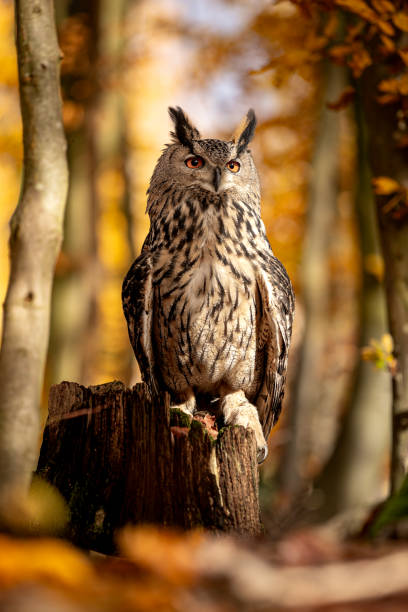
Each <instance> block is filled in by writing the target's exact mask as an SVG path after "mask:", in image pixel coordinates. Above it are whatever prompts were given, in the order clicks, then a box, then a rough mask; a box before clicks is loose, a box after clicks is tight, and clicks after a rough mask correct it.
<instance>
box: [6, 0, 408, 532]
mask: <svg viewBox="0 0 408 612" xmlns="http://www.w3.org/2000/svg"><path fill="white" fill-rule="evenodd" d="M56 19H57V26H58V35H59V44H60V47H61V50H62V53H63V59H62V63H61V83H62V97H63V119H64V126H65V131H66V136H67V140H68V162H69V170H70V186H69V195H68V204H67V212H66V220H65V236H64V244H63V248H62V251H61V253H60V256H59V258H58V262H57V267H56V278H55V285H54V292H53V300H52V325H51V338H50V348H49V355H48V361H47V369H46V377H45V384H44V393H43V416H44V419H45V417H46V403H47V397H48V390H49V387H50V385H51V384H53V383H56V382H60V381H61V380H73V381H77V382H79V383H82V384H85V385H89V384H99V383H103V382H106V381H110V380H114V379H119V380H123V381H124V382H125V383H127V384H133V383H134V382H135V381H136V380H138V371H137V366H136V362H135V360H134V357H133V354H132V351H131V348H130V344H129V340H128V336H127V329H126V324H125V320H124V317H123V314H122V308H121V301H120V290H121V283H122V279H123V277H124V275H125V273H126V271H127V269H128V267H129V265H130V262H131V261H132V260H133V258H134V257H135V256H136V254H138V252H139V250H140V247H141V244H142V242H143V239H144V237H145V235H146V233H147V229H148V220H147V217H146V215H145V213H144V209H145V202H146V196H145V192H146V189H147V186H148V181H149V178H150V175H151V172H152V169H153V167H154V164H155V161H156V160H157V158H158V156H159V153H160V150H161V148H162V146H163V144H164V143H165V142H168V138H169V136H168V132H169V128H170V125H169V119H168V115H167V106H169V105H180V106H181V107H182V108H184V109H185V110H186V111H187V113H188V114H189V115H190V116H191V117H192V119H193V121H194V122H196V123H197V125H198V126H199V128H200V129H201V131H202V132H203V133H204V134H205V135H206V136H209V137H211V136H215V135H217V136H221V137H228V136H229V135H230V134H231V133H232V131H233V129H234V128H235V126H236V124H237V123H238V122H239V121H240V119H241V117H242V116H243V115H244V114H245V113H246V111H247V110H248V108H249V107H253V108H254V109H255V111H256V113H257V117H258V121H259V125H258V128H257V133H256V138H255V140H254V143H253V146H252V148H253V152H254V156H255V159H256V163H257V167H258V170H259V173H260V177H261V184H262V202H263V218H264V221H265V225H266V229H267V233H268V236H269V239H270V242H271V244H272V247H273V249H274V251H275V254H276V255H277V256H278V257H279V258H280V259H281V260H282V261H283V263H284V264H285V266H286V268H287V270H288V272H289V275H290V277H291V279H292V282H293V285H294V288H295V292H296V296H297V306H296V318H295V328H294V339H293V345H292V348H291V355H290V371H289V380H288V388H287V393H286V397H285V406H284V409H283V416H282V418H281V420H280V422H279V424H278V426H277V427H276V429H275V431H274V432H273V434H272V436H271V438H270V441H269V442H270V456H269V458H268V461H267V462H266V464H265V465H264V466H263V467H262V469H261V496H262V503H263V513H264V522H265V525H266V527H267V529H268V530H269V532H270V533H275V534H280V533H282V532H283V531H285V530H287V529H289V528H292V527H293V526H294V525H298V524H304V523H308V522H310V521H312V520H322V519H324V518H328V517H331V516H333V515H334V514H335V513H338V512H340V511H344V510H348V509H352V508H356V507H361V506H362V507H366V508H368V507H370V506H371V505H372V504H374V503H376V502H378V501H380V500H382V499H383V498H384V497H385V496H386V495H387V494H388V492H389V490H390V483H391V484H392V483H394V487H397V486H398V485H399V484H400V483H401V481H402V477H403V473H404V469H405V467H404V461H403V459H404V452H405V447H404V448H403V451H404V452H403V451H401V452H400V451H399V450H398V448H399V447H401V448H402V447H403V436H400V432H399V430H398V426H397V425H395V422H396V419H395V414H396V410H395V406H396V405H397V404H398V398H399V399H401V397H402V398H403V401H402V403H403V404H404V402H406V399H405V398H406V394H405V395H404V391H401V390H400V391H399V390H398V386H399V385H400V386H401V385H402V387H403V388H404V389H406V384H407V383H406V379H407V378H406V363H407V359H408V357H407V354H406V351H404V347H405V345H404V341H401V340H400V339H399V338H396V334H395V333H394V329H396V327H395V326H396V323H395V317H394V318H393V312H394V311H393V303H394V304H395V292H394V293H393V286H392V283H390V282H388V284H387V283H386V282H385V281H386V279H387V278H388V279H389V278H391V276H393V278H394V279H395V278H397V277H398V274H399V272H398V271H397V272H395V274H394V272H392V274H389V275H388V277H387V270H388V272H390V271H392V270H394V268H395V266H394V263H395V262H394V261H393V260H392V257H393V254H392V252H391V251H392V249H390V246H389V243H390V240H391V242H392V241H393V240H394V243H395V244H397V242H398V240H396V238H395V235H393V232H395V231H397V230H396V228H398V231H400V230H401V231H402V230H403V229H404V228H405V223H406V211H407V196H406V187H405V186H404V181H405V176H404V175H403V174H404V173H403V172H402V171H401V161H400V158H401V159H402V157H403V156H405V151H406V146H407V145H408V137H407V135H406V129H407V126H406V116H407V113H408V109H407V106H406V96H407V92H408V89H407V83H406V74H405V70H406V64H407V63H408V51H407V46H406V45H407V41H406V32H407V31H408V15H407V7H406V4H405V2H403V1H401V2H389V1H388V0H372V1H371V2H364V1H363V0H337V1H333V2H331V1H329V0H328V1H320V2H319V1H312V0H311V1H310V2H306V1H303V2H290V1H286V0H284V1H281V2H276V3H270V2H269V1H268V2H267V1H263V2H251V1H239V0H235V1H233V0H211V1H208V2H205V3H199V2H190V3H185V2H183V1H182V0H159V1H157V2H154V3H153V2H149V1H148V0H137V1H136V0H134V1H130V0H117V1H116V2H114V3H113V2H109V1H108V0H92V1H91V0H88V1H84V0H75V1H71V2H63V1H62V0H59V1H57V3H56ZM0 83H1V86H0V162H1V163H0V180H1V185H2V190H1V193H0V199H1V206H0V215H1V218H0V232H1V239H0V249H1V250H0V292H1V295H2V296H3V295H5V292H6V287H7V279H8V253H7V240H8V233H9V229H8V222H9V219H10V217H11V214H12V211H13V210H14V208H15V205H16V202H17V200H18V193H19V189H20V176H21V160H22V146H21V141H22V135H21V123H20V114H19V102H18V82H17V65H16V56H15V47H14V14H13V5H12V3H11V2H9V1H8V0H1V2H0ZM381 113H385V115H384V116H383V115H382V114H381ZM376 122H378V124H376ZM382 126H383V127H382ZM375 128H378V129H377V140H378V142H375V137H373V132H375ZM370 130H371V134H370ZM384 134H385V137H384ZM381 139H382V140H381ZM375 147H377V148H375ZM395 151H397V153H395ZM370 155H371V158H373V157H376V158H377V159H378V160H379V161H378V163H377V164H375V163H374V164H373V163H371V164H370V160H369V158H370ZM384 160H386V161H384ZM396 160H397V161H396ZM378 219H380V222H381V223H380V225H379V223H378ZM390 227H391V229H390ZM404 235H405V234H404ZM384 244H385V259H386V263H387V265H385V264H384V257H383V251H382V246H383V245H384ZM394 255H395V253H394ZM406 256H407V255H406V252H405V253H404V254H403V256H402V257H403V258H404V257H405V258H406ZM394 259H395V257H394ZM401 282H403V281H401ZM405 282H406V280H405ZM394 284H395V283H394ZM399 286H400V288H401V283H400V285H399ZM401 291H402V292H404V291H406V286H405V287H403V288H402V290H401ZM396 299H397V301H398V297H397V298H396ZM405 309H406V305H405ZM397 310H398V308H397ZM401 316H403V315H401ZM397 319H398V317H397ZM390 320H391V327H390V323H389V321H390ZM393 325H394V328H393ZM400 328H401V329H402V327H401V326H400ZM404 333H405V335H406V332H404ZM405 342H406V341H405ZM394 345H395V346H394ZM395 349H396V350H395ZM401 381H402V382H401ZM404 385H405V387H404ZM402 387H401V388H402ZM396 398H397V399H396ZM404 405H405V404H404ZM392 406H394V420H393V412H392ZM400 412H403V411H402V410H401V411H400ZM393 422H394V447H393V449H392V445H391V436H392V424H393ZM400 438H401V439H400ZM396 440H397V442H396ZM400 442H401V444H400ZM392 450H393V452H392ZM405 455H406V452H405Z"/></svg>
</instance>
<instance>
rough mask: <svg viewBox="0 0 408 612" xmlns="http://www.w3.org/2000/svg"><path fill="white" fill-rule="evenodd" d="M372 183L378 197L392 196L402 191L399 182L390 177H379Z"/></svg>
mask: <svg viewBox="0 0 408 612" xmlns="http://www.w3.org/2000/svg"><path fill="white" fill-rule="evenodd" d="M371 182H372V184H373V187H374V191H375V193H376V194H377V195H390V194H391V193H395V192H396V191H400V190H401V189H402V187H401V185H400V184H399V183H398V181H395V180H394V179H392V178H390V177H389V176H377V177H375V178H373V179H372V181H371Z"/></svg>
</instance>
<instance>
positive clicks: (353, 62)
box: [348, 48, 372, 79]
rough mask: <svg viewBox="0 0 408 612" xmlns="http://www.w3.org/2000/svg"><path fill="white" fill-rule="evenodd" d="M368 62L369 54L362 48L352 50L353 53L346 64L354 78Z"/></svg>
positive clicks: (358, 75) (370, 62) (369, 60)
mask: <svg viewBox="0 0 408 612" xmlns="http://www.w3.org/2000/svg"><path fill="white" fill-rule="evenodd" d="M370 64H372V60H371V57H370V54H369V53H368V51H366V49H364V48H360V49H358V50H356V51H354V53H353V55H352V56H351V58H350V59H349V61H348V65H349V66H350V68H351V70H352V72H353V76H354V77H355V78H356V79H358V77H360V76H361V75H362V73H363V72H364V70H365V69H366V68H367V66H370Z"/></svg>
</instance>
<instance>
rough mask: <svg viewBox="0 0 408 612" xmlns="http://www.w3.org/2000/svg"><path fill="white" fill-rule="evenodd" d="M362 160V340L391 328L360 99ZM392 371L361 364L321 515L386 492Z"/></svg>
mask: <svg viewBox="0 0 408 612" xmlns="http://www.w3.org/2000/svg"><path fill="white" fill-rule="evenodd" d="M356 111H357V112H356V116H357V125H356V129H357V141H358V165H357V168H356V173H357V176H356V182H357V190H356V196H355V202H356V213H357V219H358V226H359V238H360V248H361V255H362V262H361V263H362V276H363V287H362V295H361V314H360V321H361V323H360V325H361V331H360V345H361V346H366V345H368V344H369V342H370V340H372V339H373V338H375V339H379V338H381V336H382V335H383V334H385V333H386V332H387V331H388V322H387V311H386V304H385V292H384V284H383V278H382V271H381V269H378V270H375V269H374V270H372V269H370V267H369V266H367V262H369V261H370V258H371V260H372V259H373V258H374V257H376V258H377V259H378V260H379V264H378V265H380V262H381V261H382V259H381V258H382V254H381V248H380V240H379V231H378V222H377V215H376V208H375V201H374V196H373V192H372V187H371V172H370V170H369V167H368V160H367V151H366V134H365V126H364V122H363V117H362V109H361V108H360V105H359V103H358V102H357V107H356ZM390 412H391V377H390V374H389V372H386V371H381V370H378V369H376V368H375V367H374V365H373V364H372V363H369V362H367V361H362V360H361V359H360V363H359V365H358V368H357V376H356V382H355V386H354V390H353V396H352V401H351V405H350V406H349V408H348V410H347V414H346V415H345V417H344V419H343V423H342V426H341V432H340V435H339V438H338V440H337V443H336V446H335V449H334V452H333V455H332V457H331V458H330V460H329V462H328V464H327V465H326V467H325V469H324V471H323V473H322V474H321V475H320V477H319V479H318V481H317V483H316V487H317V488H320V489H322V491H323V494H324V504H323V506H322V508H321V509H320V511H319V514H318V516H319V519H320V520H322V518H325V519H327V518H329V517H330V516H332V515H334V514H336V513H338V512H343V511H346V510H349V509H351V508H356V507H362V506H367V507H368V506H369V505H372V504H375V503H378V502H379V501H381V500H382V499H383V498H384V497H385V496H386V494H387V492H388V491H387V489H386V486H385V485H386V473H387V457H388V456H389V450H390V446H391V419H390Z"/></svg>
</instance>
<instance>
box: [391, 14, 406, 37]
mask: <svg viewBox="0 0 408 612" xmlns="http://www.w3.org/2000/svg"><path fill="white" fill-rule="evenodd" d="M392 20H393V22H394V24H395V25H396V26H397V28H399V29H400V30H402V31H403V32H408V13H405V12H403V11H401V12H400V13H396V14H395V15H393V16H392Z"/></svg>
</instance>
